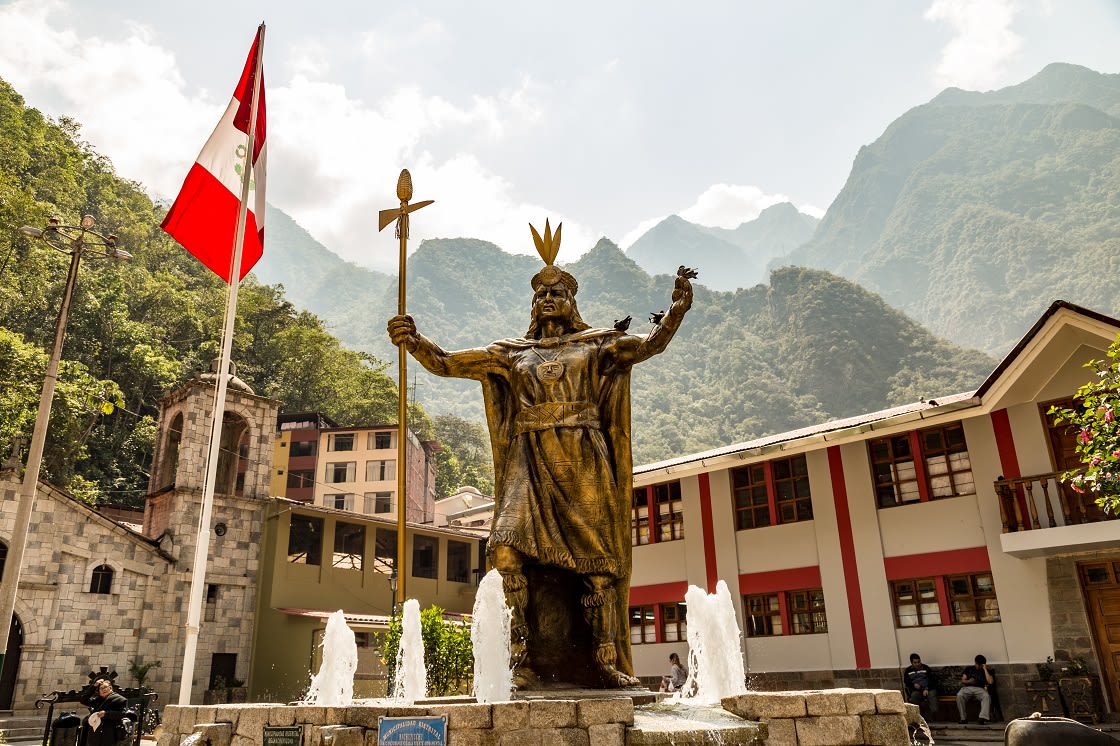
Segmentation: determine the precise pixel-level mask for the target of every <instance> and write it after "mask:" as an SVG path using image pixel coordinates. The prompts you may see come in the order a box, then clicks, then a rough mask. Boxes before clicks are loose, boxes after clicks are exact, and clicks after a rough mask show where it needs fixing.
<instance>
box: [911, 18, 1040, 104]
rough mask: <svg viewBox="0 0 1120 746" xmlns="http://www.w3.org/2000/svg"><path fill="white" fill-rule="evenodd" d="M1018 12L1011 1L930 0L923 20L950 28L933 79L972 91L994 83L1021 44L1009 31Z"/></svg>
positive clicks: (1017, 36)
mask: <svg viewBox="0 0 1120 746" xmlns="http://www.w3.org/2000/svg"><path fill="white" fill-rule="evenodd" d="M1018 12H1019V5H1018V3H1017V2H1015V0H934V2H933V3H932V4H931V5H930V6H929V8H928V9H927V10H926V12H925V18H926V20H929V21H934V22H938V23H944V24H947V25H948V26H949V27H950V28H951V29H952V31H953V38H952V39H950V40H949V43H948V44H946V45H945V48H944V49H942V50H941V60H940V62H939V63H938V65H937V68H936V70H935V71H934V81H935V82H936V83H937V84H938V85H940V86H957V87H960V88H968V89H974V90H979V89H985V88H988V87H991V86H992V85H993V84H995V83H997V82H998V81H999V80H1000V78H1001V76H1002V75H1003V73H1004V70H1005V68H1006V66H1007V63H1008V62H1009V61H1010V60H1011V59H1013V58H1014V57H1015V55H1016V54H1018V53H1019V51H1020V49H1021V48H1022V46H1023V40H1022V39H1021V38H1020V37H1019V35H1018V34H1016V33H1015V32H1014V31H1012V30H1011V26H1012V23H1013V22H1014V20H1015V16H1016V14H1017V13H1018Z"/></svg>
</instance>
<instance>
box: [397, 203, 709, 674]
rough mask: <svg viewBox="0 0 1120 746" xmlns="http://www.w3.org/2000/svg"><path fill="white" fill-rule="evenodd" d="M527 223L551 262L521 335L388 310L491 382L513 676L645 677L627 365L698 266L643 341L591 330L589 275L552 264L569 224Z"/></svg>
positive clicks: (451, 372) (427, 357)
mask: <svg viewBox="0 0 1120 746" xmlns="http://www.w3.org/2000/svg"><path fill="white" fill-rule="evenodd" d="M530 229H531V230H532V232H533V239H534V242H535V243H536V247H537V251H538V253H540V255H541V258H542V259H544V262H545V267H544V269H542V270H541V271H539V272H538V273H537V274H536V275H535V276H534V277H533V279H532V287H533V306H532V321H531V323H530V324H529V330H528V331H527V332H526V333H525V336H524V337H519V338H517V339H503V340H499V341H497V342H493V343H491V344H489V345H487V346H486V347H480V348H475V349H470V350H459V351H457V352H447V351H445V350H443V349H442V348H441V347H439V346H438V345H437V344H435V343H434V342H432V341H431V340H429V339H428V338H426V337H424V336H423V335H421V334H419V333H417V331H416V324H415V323H414V321H413V319H412V317H411V316H408V315H398V316H395V317H393V318H392V319H390V321H389V325H388V328H389V336H390V338H391V339H392V341H393V344H395V345H404V347H405V348H406V349H407V350H408V351H409V352H410V353H412V355H413V357H415V358H416V359H417V360H418V361H419V362H420V363H421V364H422V365H423V366H424V367H425V368H427V369H428V370H429V371H431V372H432V373H434V374H436V375H439V376H450V377H454V378H471V379H474V380H477V381H479V382H481V383H482V392H483V398H484V401H485V406H486V419H487V424H488V427H489V430H490V442H491V447H492V448H493V452H494V477H495V495H494V497H495V500H496V505H495V514H494V524H493V532H492V533H491V535H490V540H489V543H488V545H487V553H488V556H489V559H490V562H491V564H492V565H493V566H494V567H495V568H496V569H497V570H498V572H500V573H501V575H502V580H503V587H504V589H505V595H506V601H507V603H508V604H509V606H510V608H511V609H512V612H513V620H512V638H513V650H512V661H511V662H512V664H513V665H514V684H515V686H516V687H517V688H519V689H531V688H534V687H537V686H541V685H548V684H555V683H563V684H571V685H578V686H594V687H603V688H618V687H628V686H637V685H638V684H639V682H638V680H637V679H636V678H634V676H633V672H634V671H633V664H632V661H631V657H630V629H629V616H628V605H629V596H630V569H631V539H630V523H631V500H632V480H633V468H632V467H633V465H632V462H631V454H630V369H631V367H632V366H633V365H635V364H636V363H640V362H642V361H643V360H646V359H648V358H650V357H652V356H653V355H656V354H657V353H659V352H661V351H663V350H664V349H665V347H666V346H667V345H668V344H669V340H671V339H672V338H673V334H674V333H675V332H676V331H677V329H678V328H679V327H680V325H681V321H682V320H683V319H684V314H685V312H686V311H688V309H689V307H690V306H691V305H692V284H691V283H690V282H689V280H690V279H691V278H694V277H696V272H694V271H693V270H691V269H689V268H687V267H681V268H680V269H679V270H678V271H677V277H676V285H675V287H674V289H673V296H672V305H670V307H669V309H668V311H666V312H664V313H660V314H654V315H653V316H652V317H651V321H652V322H653V323H654V328H653V330H652V331H651V332H650V333H649V334H648V335H646V336H645V337H638V336H634V335H631V334H627V333H626V331H625V328H626V326H627V325H628V321H623V322H618V323H616V324H615V328H611V329H592V328H591V327H590V326H589V325H588V324H586V323H585V322H584V321H583V319H582V318H580V315H579V310H578V309H577V308H576V300H575V295H576V291H577V290H578V288H579V284H578V283H577V282H576V279H575V278H574V277H573V276H572V275H571V274H569V273H568V272H565V271H564V270H562V269H560V268H559V267H556V266H554V264H553V262H554V261H555V259H556V254H557V252H558V251H559V248H560V229H561V226H559V225H558V226H556V233H555V235H554V234H553V233H552V231H551V229H550V227H549V224H548V222H547V221H545V230H544V236H543V237H542V236H541V235H540V234H539V233H538V232H537V230H536V228H533V227H532V226H530Z"/></svg>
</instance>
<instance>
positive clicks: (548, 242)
mask: <svg viewBox="0 0 1120 746" xmlns="http://www.w3.org/2000/svg"><path fill="white" fill-rule="evenodd" d="M563 227H564V224H563V223H559V224H557V226H556V233H553V232H552V227H551V226H549V224H548V218H545V221H544V236H543V237H542V236H541V234H540V233H538V232H537V229H536V228H535V227H534V226H533V224H532V223H530V224H529V230H531V231H532V232H533V243H534V244H535V245H536V247H537V253H538V254H540V255H541V259H543V260H544V265H545V266H544V269H542V270H541V271H540V272H537V274H535V275H533V280H532V286H533V290H534V291H536V290H538V289H539V288H540V287H541V286H542V285H555V284H556V283H558V282H562V283H564V284H565V285H566V286H567V287H568V290H570V291H571V293H572V295H575V294H576V291H577V290H579V283H578V282H576V278H575V277H572V275H570V274H569V273H567V272H565V271H564V270H562V269H560V268H559V267H557V266H556V265H555V264H554V262H555V261H556V255H557V254H559V253H560V230H561V229H562V228H563Z"/></svg>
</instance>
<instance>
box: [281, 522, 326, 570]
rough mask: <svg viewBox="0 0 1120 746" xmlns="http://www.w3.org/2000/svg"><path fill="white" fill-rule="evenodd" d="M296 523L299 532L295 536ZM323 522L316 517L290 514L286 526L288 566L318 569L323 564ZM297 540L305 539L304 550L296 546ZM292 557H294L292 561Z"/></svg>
mask: <svg viewBox="0 0 1120 746" xmlns="http://www.w3.org/2000/svg"><path fill="white" fill-rule="evenodd" d="M297 522H298V524H299V532H298V534H297ZM324 526H325V521H324V520H323V519H322V518H319V517H317V516H310V515H303V514H302V513H292V514H291V520H290V521H289V524H288V552H287V557H288V564H291V565H309V566H312V567H319V566H321V565H322V564H323V530H324ZM298 539H307V540H308V541H307V546H306V548H304V547H301V546H299V545H296V544H295V542H296V541H297V540H298ZM293 548H294V551H293ZM293 557H295V558H294V559H293Z"/></svg>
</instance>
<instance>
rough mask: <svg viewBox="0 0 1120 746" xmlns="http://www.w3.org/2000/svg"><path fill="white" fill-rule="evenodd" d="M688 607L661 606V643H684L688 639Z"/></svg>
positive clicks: (679, 605)
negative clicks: (686, 618) (686, 620)
mask: <svg viewBox="0 0 1120 746" xmlns="http://www.w3.org/2000/svg"><path fill="white" fill-rule="evenodd" d="M687 610H688V607H687V606H685V605H684V604H680V603H677V604H661V641H662V642H684V641H685V640H687V639H688V624H687V623H686V622H685V616H686V613H685V612H686V611H687Z"/></svg>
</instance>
